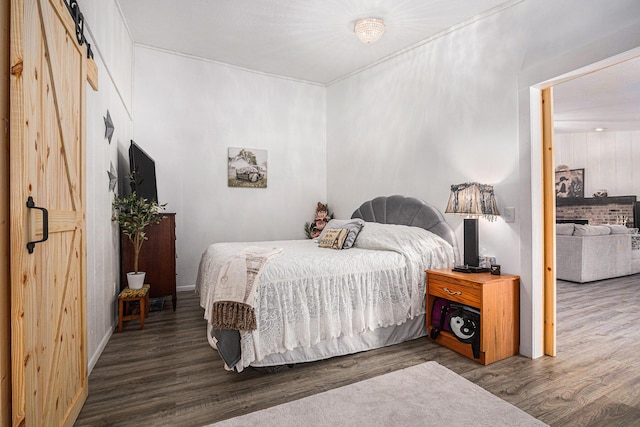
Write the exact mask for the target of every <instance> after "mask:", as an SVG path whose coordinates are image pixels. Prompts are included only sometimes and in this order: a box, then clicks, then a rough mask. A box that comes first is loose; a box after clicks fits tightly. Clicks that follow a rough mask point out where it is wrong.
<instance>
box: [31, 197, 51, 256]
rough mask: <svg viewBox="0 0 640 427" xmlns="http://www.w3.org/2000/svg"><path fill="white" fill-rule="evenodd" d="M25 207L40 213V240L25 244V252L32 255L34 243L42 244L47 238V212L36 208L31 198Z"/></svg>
mask: <svg viewBox="0 0 640 427" xmlns="http://www.w3.org/2000/svg"><path fill="white" fill-rule="evenodd" d="M27 207H28V208H29V209H38V210H41V211H42V239H40V240H36V241H35V242H28V243H27V250H28V251H29V253H30V254H32V253H33V249H34V248H35V247H36V243H42V242H44V241H46V240H47V239H48V238H49V211H47V210H46V209H45V208H41V207H38V206H36V203H35V202H34V201H33V197H31V196H29V198H28V199H27Z"/></svg>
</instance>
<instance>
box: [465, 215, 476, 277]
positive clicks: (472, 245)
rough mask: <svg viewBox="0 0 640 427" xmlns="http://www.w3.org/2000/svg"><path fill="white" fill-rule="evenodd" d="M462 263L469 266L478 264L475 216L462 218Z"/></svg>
mask: <svg viewBox="0 0 640 427" xmlns="http://www.w3.org/2000/svg"><path fill="white" fill-rule="evenodd" d="M464 264H465V265H468V266H471V267H478V266H480V251H479V249H478V219H477V218H465V219H464Z"/></svg>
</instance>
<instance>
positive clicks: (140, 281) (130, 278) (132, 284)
mask: <svg viewBox="0 0 640 427" xmlns="http://www.w3.org/2000/svg"><path fill="white" fill-rule="evenodd" d="M146 274H147V273H145V272H143V271H140V272H138V273H127V283H128V284H129V289H142V286H143V285H144V276H145V275H146Z"/></svg>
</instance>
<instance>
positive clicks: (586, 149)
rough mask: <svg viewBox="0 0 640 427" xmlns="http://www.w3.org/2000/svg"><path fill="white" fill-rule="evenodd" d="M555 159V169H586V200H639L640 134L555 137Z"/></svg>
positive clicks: (595, 134)
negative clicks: (601, 194)
mask: <svg viewBox="0 0 640 427" xmlns="http://www.w3.org/2000/svg"><path fill="white" fill-rule="evenodd" d="M554 155H555V165H556V166H558V165H568V166H569V167H570V168H571V169H582V168H584V176H585V179H584V184H585V185H584V195H585V197H591V196H592V195H593V193H594V192H596V191H598V190H600V189H606V190H608V193H609V196H640V131H634V132H587V133H560V134H556V135H555V136H554ZM634 166H635V167H634Z"/></svg>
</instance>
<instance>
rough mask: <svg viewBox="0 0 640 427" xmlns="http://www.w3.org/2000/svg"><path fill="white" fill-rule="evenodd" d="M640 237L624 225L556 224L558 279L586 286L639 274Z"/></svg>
mask: <svg viewBox="0 0 640 427" xmlns="http://www.w3.org/2000/svg"><path fill="white" fill-rule="evenodd" d="M637 238H639V236H637V235H632V234H630V233H629V230H628V229H627V228H626V227H624V226H622V225H580V224H556V277H557V278H558V279H561V280H568V281H571V282H578V283H585V282H592V281H594V280H603V279H610V278H613V277H620V276H627V275H630V274H635V273H640V249H639V248H638V245H637V242H635V243H636V244H635V245H634V244H632V240H633V239H637ZM633 246H635V247H636V248H635V249H633Z"/></svg>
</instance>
